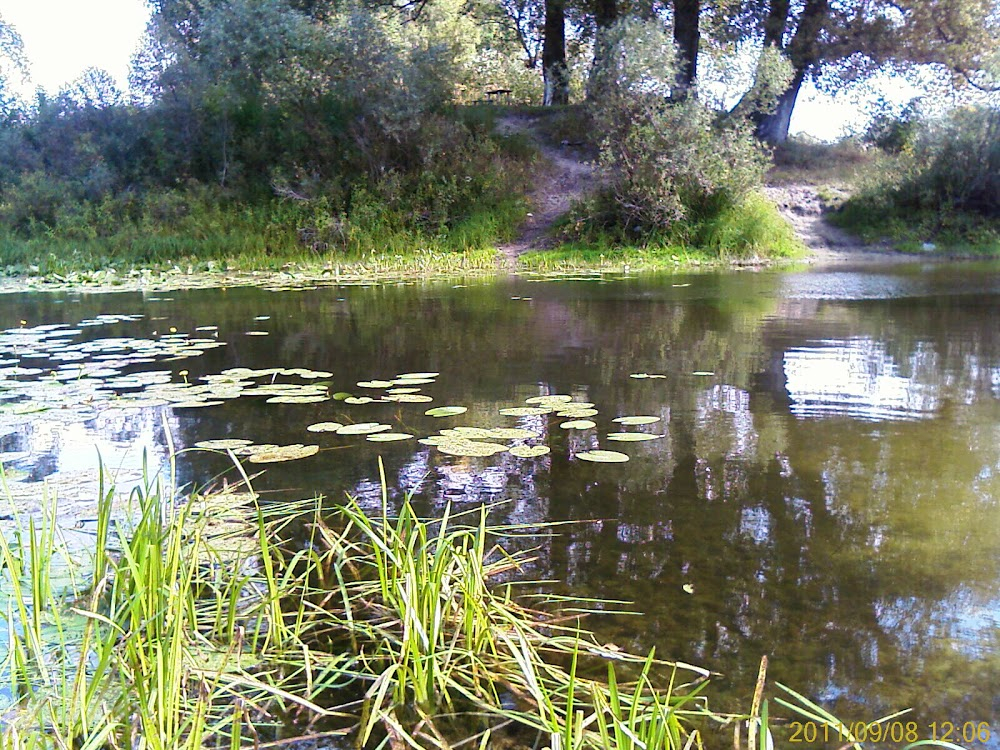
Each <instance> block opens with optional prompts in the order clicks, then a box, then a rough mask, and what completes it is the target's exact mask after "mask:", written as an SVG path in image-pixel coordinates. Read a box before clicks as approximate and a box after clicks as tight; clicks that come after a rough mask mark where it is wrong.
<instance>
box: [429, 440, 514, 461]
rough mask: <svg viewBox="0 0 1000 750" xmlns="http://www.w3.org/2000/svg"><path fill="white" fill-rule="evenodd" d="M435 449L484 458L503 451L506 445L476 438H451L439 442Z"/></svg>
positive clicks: (451, 454) (455, 454)
mask: <svg viewBox="0 0 1000 750" xmlns="http://www.w3.org/2000/svg"><path fill="white" fill-rule="evenodd" d="M437 449H438V450H439V451H441V452H442V453H447V454H448V455H450V456H473V457H479V458H484V457H486V456H493V455H496V454H497V453H503V452H504V451H506V450H507V446H506V445H500V444H499V443H483V442H480V441H478V440H458V439H452V440H448V441H446V442H443V443H439V444H438V446H437Z"/></svg>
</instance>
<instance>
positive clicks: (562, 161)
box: [497, 114, 597, 271]
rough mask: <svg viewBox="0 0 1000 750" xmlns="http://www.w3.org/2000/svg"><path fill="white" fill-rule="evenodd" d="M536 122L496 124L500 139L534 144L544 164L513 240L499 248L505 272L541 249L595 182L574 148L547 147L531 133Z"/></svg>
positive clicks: (510, 118)
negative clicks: (517, 138) (520, 136)
mask: <svg viewBox="0 0 1000 750" xmlns="http://www.w3.org/2000/svg"><path fill="white" fill-rule="evenodd" d="M536 122H537V119H536V118H534V117H531V116H530V115H518V114H511V115H506V116H505V117H503V118H501V119H500V120H499V121H498V122H497V132H498V133H500V134H501V135H512V134H514V133H524V134H525V135H527V136H528V137H529V138H531V140H532V141H533V142H534V143H535V145H536V146H537V147H538V150H539V151H540V152H541V154H542V157H543V158H544V162H543V164H542V167H541V170H542V171H540V172H539V174H538V175H537V176H536V178H535V184H534V187H533V188H532V189H531V192H530V193H529V194H528V199H529V200H530V201H531V207H532V208H531V212H530V213H529V214H528V219H527V221H525V222H524V224H523V225H522V226H521V232H520V234H519V235H518V237H517V239H516V240H514V241H513V242H511V243H508V244H505V245H501V246H500V247H499V248H498V249H499V250H500V252H501V253H502V254H503V263H504V265H505V266H506V268H507V270H508V271H513V270H514V268H515V267H516V265H517V257H518V256H519V255H521V253H524V252H526V251H528V250H535V249H538V248H540V247H545V245H546V244H547V242H548V237H547V236H546V235H547V234H548V233H549V230H551V229H552V226H553V224H555V222H556V221H557V220H558V219H559V217H561V216H563V215H564V214H565V213H566V212H567V211H569V209H570V207H571V206H572V205H573V203H574V202H576V201H578V200H580V199H582V198H583V197H584V196H585V195H586V194H587V193H588V192H590V191H591V190H592V189H593V188H594V186H595V184H596V181H597V168H596V166H595V165H594V162H593V161H591V160H590V159H588V157H587V156H586V155H585V154H584V153H583V152H582V150H581V149H580V148H578V147H576V146H572V145H569V144H564V145H562V146H551V145H549V144H548V143H546V142H545V140H544V139H543V138H542V137H541V136H540V135H539V133H538V132H537V130H536V129H535V124H536Z"/></svg>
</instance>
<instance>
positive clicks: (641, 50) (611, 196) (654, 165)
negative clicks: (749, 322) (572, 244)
mask: <svg viewBox="0 0 1000 750" xmlns="http://www.w3.org/2000/svg"><path fill="white" fill-rule="evenodd" d="M607 44H608V47H607V56H606V59H605V61H604V64H603V66H602V68H601V69H600V70H599V71H598V72H597V73H596V74H595V75H596V80H595V81H594V83H593V86H592V88H593V90H594V91H595V92H596V95H597V101H596V104H595V106H594V121H595V123H596V125H597V129H598V131H599V132H600V133H601V134H602V142H601V156H600V161H601V165H602V167H603V168H604V171H605V174H606V177H607V181H606V184H607V187H606V188H605V190H604V193H603V195H602V196H601V197H600V198H599V199H598V202H597V204H596V205H595V206H593V207H592V208H593V209H596V210H594V213H593V216H592V217H591V219H590V220H589V221H586V220H585V221H584V222H583V223H582V226H580V227H579V228H581V229H585V230H586V229H588V228H589V229H597V230H598V231H603V232H610V233H612V234H615V233H617V234H619V235H620V236H621V237H622V241H623V242H625V244H632V243H633V242H634V241H635V240H636V239H637V238H639V239H641V238H644V237H646V238H649V237H652V236H656V237H658V238H659V239H658V240H657V241H658V242H663V243H665V244H668V245H669V244H673V245H692V246H701V244H702V243H705V247H706V248H711V250H712V251H713V252H719V253H720V254H722V255H729V254H735V255H753V254H756V253H757V252H759V251H760V250H761V249H762V248H763V247H764V245H765V243H766V241H765V240H764V239H763V237H764V235H765V234H766V233H761V235H760V236H759V237H758V236H755V235H754V232H753V231H752V227H751V226H750V224H749V223H747V222H743V221H742V219H740V220H736V221H734V217H736V216H740V217H742V216H743V215H744V212H746V213H748V214H752V213H753V211H754V207H753V206H748V207H747V208H746V209H744V208H743V204H744V202H745V201H746V200H747V197H748V196H749V195H751V193H752V192H753V190H754V189H755V188H757V187H758V186H759V185H760V184H761V183H762V181H763V176H764V173H765V171H766V169H767V167H768V166H769V155H768V153H767V152H766V151H765V150H764V149H763V148H762V147H761V146H760V145H759V144H758V143H757V142H756V140H755V139H754V138H753V126H752V123H751V122H750V120H749V117H748V116H744V114H743V113H741V112H736V113H733V114H731V115H729V116H725V115H723V114H721V113H720V112H718V111H715V110H712V109H710V108H709V107H707V106H705V105H704V104H703V103H701V102H699V101H698V100H696V99H695V98H694V97H686V98H684V99H683V100H682V101H671V100H670V99H669V94H670V93H671V89H672V87H673V85H674V80H675V71H676V62H675V59H674V56H673V46H672V41H671V40H670V38H669V37H668V36H667V35H666V34H665V32H664V31H663V29H662V28H661V27H660V26H659V25H658V24H655V23H650V22H643V21H639V20H637V19H625V20H623V21H620V22H619V23H617V24H616V25H615V26H614V27H613V28H612V29H611V30H610V31H609V32H608V35H607ZM771 67H773V68H774V69H775V71H771V68H770V67H769V68H766V71H765V72H766V73H767V74H766V75H764V74H763V73H762V76H763V77H762V78H761V79H760V80H758V82H757V85H756V87H755V93H754V94H753V95H752V96H748V97H745V99H746V100H747V101H750V100H753V104H754V106H753V107H752V110H753V111H758V110H759V109H760V107H762V106H767V104H768V103H769V102H771V101H773V99H774V97H775V96H776V93H777V92H779V91H780V90H781V88H782V83H781V80H778V79H780V78H781V75H780V74H779V73H780V72H781V71H783V70H784V67H783V66H782V65H780V64H779V63H778V62H777V61H775V64H774V65H773V66H771ZM768 71H769V72H768ZM771 79H774V80H771ZM748 106H749V105H748ZM588 225H589V227H588ZM737 227H740V228H739V229H737Z"/></svg>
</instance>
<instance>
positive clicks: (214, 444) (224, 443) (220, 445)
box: [194, 438, 253, 451]
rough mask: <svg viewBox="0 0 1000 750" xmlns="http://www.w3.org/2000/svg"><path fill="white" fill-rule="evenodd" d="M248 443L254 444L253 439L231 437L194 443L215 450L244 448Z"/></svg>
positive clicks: (196, 446) (196, 445)
mask: <svg viewBox="0 0 1000 750" xmlns="http://www.w3.org/2000/svg"><path fill="white" fill-rule="evenodd" d="M248 445H253V440H242V439H238V438H229V439H220V440H199V441H198V442H197V443H195V444H194V447H195V448H207V449H208V450H214V451H225V450H236V449H237V448H244V447H246V446H248Z"/></svg>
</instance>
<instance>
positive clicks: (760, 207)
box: [518, 195, 805, 272]
mask: <svg viewBox="0 0 1000 750" xmlns="http://www.w3.org/2000/svg"><path fill="white" fill-rule="evenodd" d="M584 208H585V207H584ZM568 222H569V223H572V222H573V218H572V216H571V217H569V219H568ZM581 223H582V222H581ZM567 230H569V233H570V234H580V235H582V236H581V237H580V238H579V239H574V240H566V241H564V242H562V243H561V244H559V245H558V246H557V247H555V248H553V249H548V250H541V251H538V252H530V253H525V254H524V255H522V256H521V258H520V259H519V264H518V265H519V267H520V268H522V269H524V270H527V271H535V272H552V271H575V270H618V271H620V270H622V268H624V267H628V269H629V270H634V271H656V270H672V269H675V268H682V267H689V266H703V265H707V266H720V265H748V264H759V263H773V262H781V261H784V260H793V259H795V258H800V257H802V256H803V255H804V254H805V247H804V246H803V245H802V243H801V241H800V240H799V239H798V238H797V237H796V236H795V233H794V231H793V230H792V228H791V226H790V225H789V224H788V222H786V221H785V220H784V219H783V218H782V217H781V215H780V214H779V213H778V210H777V209H776V208H775V206H774V204H773V203H771V202H770V201H769V200H767V199H766V198H764V197H763V196H760V195H750V196H748V197H747V198H746V200H744V201H742V202H740V203H738V204H735V205H733V206H730V207H729V208H727V209H726V210H724V211H721V212H720V213H718V214H717V215H715V216H712V217H711V218H710V219H706V220H703V221H699V222H688V223H685V224H683V225H682V226H678V227H675V228H674V230H673V231H672V232H669V233H667V232H663V233H651V234H648V235H646V236H644V237H641V239H640V240H639V241H636V240H634V239H633V240H631V241H630V240H628V239H627V238H625V237H623V236H622V234H621V233H620V232H615V233H612V232H607V231H594V230H590V229H584V230H583V231H582V232H580V231H579V230H577V229H575V228H573V227H564V228H563V231H564V233H565V232H566V231H567Z"/></svg>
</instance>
